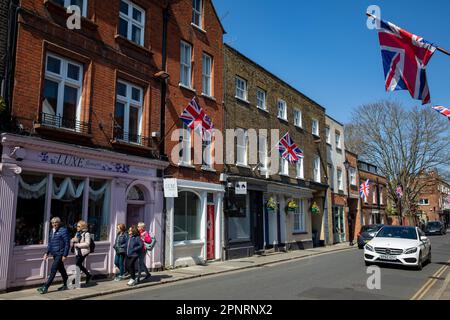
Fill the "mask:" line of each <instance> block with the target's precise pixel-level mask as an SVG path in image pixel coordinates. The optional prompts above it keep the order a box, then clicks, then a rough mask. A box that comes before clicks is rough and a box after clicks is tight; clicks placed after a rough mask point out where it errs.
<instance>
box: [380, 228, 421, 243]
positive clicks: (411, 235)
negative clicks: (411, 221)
mask: <svg viewBox="0 0 450 320" xmlns="http://www.w3.org/2000/svg"><path fill="white" fill-rule="evenodd" d="M377 238H398V239H411V240H417V232H416V229H414V228H401V227H384V228H383V229H381V230H380V232H378V234H377Z"/></svg>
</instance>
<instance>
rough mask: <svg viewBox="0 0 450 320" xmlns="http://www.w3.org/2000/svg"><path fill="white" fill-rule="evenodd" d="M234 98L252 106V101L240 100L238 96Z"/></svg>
mask: <svg viewBox="0 0 450 320" xmlns="http://www.w3.org/2000/svg"><path fill="white" fill-rule="evenodd" d="M234 97H235V98H236V100H239V101H241V102H244V103H246V104H250V101H248V100H244V99H242V98H239V97H238V96H234Z"/></svg>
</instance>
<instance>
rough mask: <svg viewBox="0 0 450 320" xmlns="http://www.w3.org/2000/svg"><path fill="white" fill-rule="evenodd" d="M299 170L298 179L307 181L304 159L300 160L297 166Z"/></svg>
mask: <svg viewBox="0 0 450 320" xmlns="http://www.w3.org/2000/svg"><path fill="white" fill-rule="evenodd" d="M296 169H297V179H305V174H304V171H303V158H300V159H299V160H298V162H297V164H296Z"/></svg>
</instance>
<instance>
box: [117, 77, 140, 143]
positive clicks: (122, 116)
mask: <svg viewBox="0 0 450 320" xmlns="http://www.w3.org/2000/svg"><path fill="white" fill-rule="evenodd" d="M143 92H144V90H143V89H142V88H141V87H138V86H136V85H133V84H131V83H129V82H126V81H123V80H118V81H117V99H116V110H115V118H114V120H115V123H114V125H115V126H114V127H115V130H114V136H115V138H116V139H118V140H121V141H125V142H130V143H137V144H144V141H143V139H142V136H141V133H142V109H143V101H144V97H143V96H144V93H143Z"/></svg>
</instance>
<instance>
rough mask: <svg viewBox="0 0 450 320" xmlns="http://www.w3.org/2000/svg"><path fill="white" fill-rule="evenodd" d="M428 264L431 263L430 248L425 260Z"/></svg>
mask: <svg viewBox="0 0 450 320" xmlns="http://www.w3.org/2000/svg"><path fill="white" fill-rule="evenodd" d="M427 262H428V263H431V248H430V252H429V253H428V259H427Z"/></svg>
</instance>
